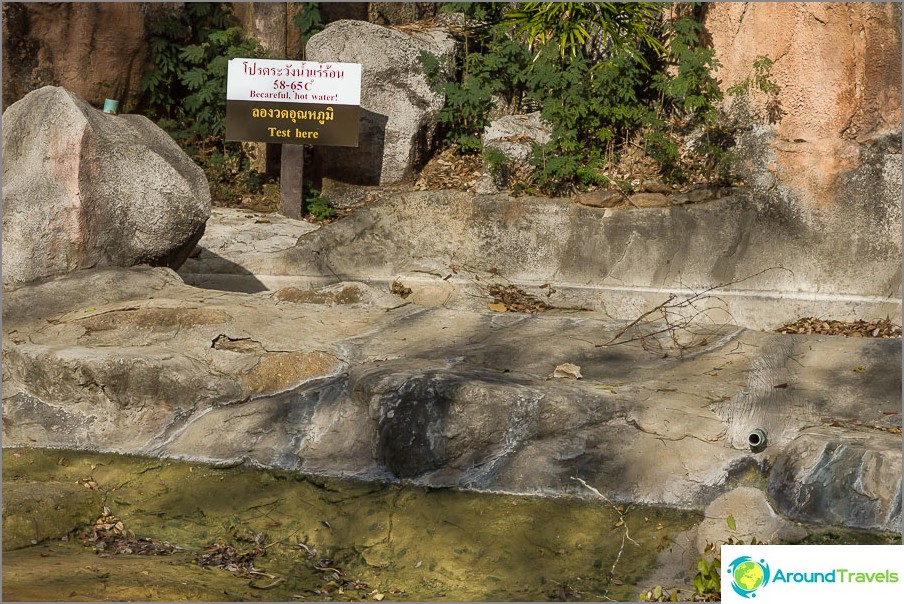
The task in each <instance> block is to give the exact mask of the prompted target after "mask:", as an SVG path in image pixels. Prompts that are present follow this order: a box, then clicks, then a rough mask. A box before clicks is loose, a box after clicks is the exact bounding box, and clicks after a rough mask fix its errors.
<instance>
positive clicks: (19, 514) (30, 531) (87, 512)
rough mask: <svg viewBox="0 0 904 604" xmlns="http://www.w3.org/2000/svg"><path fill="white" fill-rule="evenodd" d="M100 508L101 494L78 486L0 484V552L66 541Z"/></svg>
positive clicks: (100, 509) (42, 483)
mask: <svg viewBox="0 0 904 604" xmlns="http://www.w3.org/2000/svg"><path fill="white" fill-rule="evenodd" d="M9 454H10V453H4V455H9ZM12 454H13V455H14V454H15V453H12ZM102 507H103V496H102V494H101V493H100V492H99V491H97V490H90V489H88V488H85V487H84V486H83V485H81V484H71V483H62V482H41V483H29V482H12V481H9V482H7V481H5V480H4V481H3V551H9V550H13V549H19V548H22V547H28V546H30V545H34V544H35V543H40V542H42V541H46V540H48V539H60V538H63V537H66V536H67V535H68V534H69V533H70V532H71V531H74V530H76V529H78V528H81V527H83V526H85V525H86V524H89V523H91V522H93V521H94V520H96V519H97V518H98V517H100V515H101V511H102Z"/></svg>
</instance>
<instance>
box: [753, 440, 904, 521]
mask: <svg viewBox="0 0 904 604" xmlns="http://www.w3.org/2000/svg"><path fill="white" fill-rule="evenodd" d="M838 436H839V434H838V432H837V431H836V430H823V431H816V430H813V431H809V432H807V433H803V434H801V435H800V436H798V437H797V438H796V439H795V440H794V441H793V442H792V443H791V444H790V445H789V446H788V447H786V448H785V449H784V451H783V452H782V453H781V454H780V455H779V456H778V458H777V459H776V462H775V466H774V467H773V470H772V472H771V474H770V476H769V485H768V492H769V496H770V498H771V499H772V501H773V502H774V504H775V508H776V510H777V511H778V512H779V513H781V514H783V515H785V516H787V517H789V518H793V519H795V520H799V521H803V522H813V520H814V519H816V518H819V519H821V520H822V519H824V520H828V521H829V522H830V523H839V522H845V523H850V524H851V525H852V526H858V527H861V528H866V529H873V528H879V527H891V526H897V527H900V526H901V476H900V475H899V474H900V471H901V447H900V445H901V437H900V436H899V435H893V434H888V433H884V434H883V433H882V432H879V431H876V433H875V434H870V435H869V439H868V440H867V439H866V438H864V440H862V441H860V442H858V441H857V440H853V441H852V440H848V439H840V438H838ZM868 441H872V442H868ZM880 443H881V444H882V445H884V446H882V448H877V446H876V445H879V444H880ZM890 485H895V486H894V487H892V488H889V486H890Z"/></svg>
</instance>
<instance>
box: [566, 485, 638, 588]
mask: <svg viewBox="0 0 904 604" xmlns="http://www.w3.org/2000/svg"><path fill="white" fill-rule="evenodd" d="M571 479H572V480H576V481H578V482H579V483H581V485H582V486H583V487H584V488H585V489H587V490H589V491H590V492H591V493H593V494H594V495H596V496H597V497H599V498H600V499H602V500H603V501H605V502H606V503H608V504H609V507H611V508H612V509H613V510H614V511H615V513H616V514H617V515H618V524H617V525H616V526H622V527H624V529H625V530H624V532H623V533H622V542H621V547H619V548H618V554H617V555H616V556H615V560H614V561H613V562H612V567H611V568H610V569H609V573H608V574H607V577H606V578H607V585H606V591H605V593H603V598H605V599H609V585H610V584H611V583H612V578H613V577H614V576H615V568H616V567H617V566H618V562H619V560H621V557H622V552H624V551H625V543H626V542H628V541H630V542H631V543H633V544H634V545H636V546H637V547H640V544H639V543H637V541H635V540H634V539H632V538H631V534H630V532H629V531H628V522H627V521H626V520H625V513H626V512H627V510H630V509H631V508H630V506H628V508H627V509H625V510H623V509H621V508H619V507H618V506H617V505H615V504H614V503H612V501H610V500H609V498H608V497H606V496H605V495H603V494H602V493H600V492H599V491H598V490H597V489H595V488H594V487H592V486H590V485H589V484H587V483H586V482H584V481H583V480H582V479H580V478H575V477H574V476H572V477H571Z"/></svg>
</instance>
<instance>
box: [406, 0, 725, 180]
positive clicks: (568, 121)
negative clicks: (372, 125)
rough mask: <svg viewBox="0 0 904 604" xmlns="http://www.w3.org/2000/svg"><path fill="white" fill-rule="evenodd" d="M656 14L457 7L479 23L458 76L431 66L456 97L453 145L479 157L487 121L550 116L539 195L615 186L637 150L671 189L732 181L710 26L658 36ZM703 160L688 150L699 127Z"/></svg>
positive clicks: (644, 8)
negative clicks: (706, 176) (701, 181)
mask: <svg viewBox="0 0 904 604" xmlns="http://www.w3.org/2000/svg"><path fill="white" fill-rule="evenodd" d="M664 6H665V5H662V4H657V3H643V2H641V3H612V2H561V3H552V2H521V3H515V4H514V5H510V4H501V3H500V4H496V3H477V2H475V3H449V4H446V5H445V6H444V7H443V10H447V11H452V10H456V9H457V10H460V11H462V12H464V13H465V15H466V17H468V18H469V19H470V21H469V22H468V23H469V25H468V27H467V31H466V33H465V35H464V39H463V52H462V53H461V55H460V56H459V57H457V59H456V60H457V63H456V65H455V68H454V70H453V75H452V77H449V75H448V73H447V72H445V71H444V70H443V69H442V66H441V65H440V62H439V61H438V59H437V58H436V57H434V56H432V55H429V54H426V53H425V54H424V55H422V57H421V60H422V63H423V65H424V70H425V73H426V75H427V78H428V81H429V82H430V84H431V86H432V87H433V89H434V90H435V91H437V92H438V93H440V94H442V95H443V96H444V97H445V100H446V102H445V106H444V108H443V110H442V111H441V113H440V115H439V117H438V120H439V122H440V126H441V128H442V130H443V132H444V133H445V136H446V142H447V143H449V144H454V145H456V146H457V147H458V149H459V150H460V151H461V152H466V153H474V152H479V151H480V146H481V142H480V137H481V134H482V133H483V130H484V128H485V127H486V125H487V123H488V114H489V112H490V110H491V109H493V108H494V107H496V108H498V107H500V106H501V105H502V106H503V109H505V110H506V111H507V112H510V113H516V112H522V111H533V110H537V109H539V110H540V111H541V112H542V116H543V118H544V120H545V121H546V122H548V123H549V124H551V126H552V129H553V132H552V138H551V141H550V142H549V143H547V144H545V145H537V146H536V147H535V149H534V153H533V156H532V158H531V162H532V163H533V164H534V166H536V170H535V172H534V173H533V176H532V179H533V182H532V183H531V184H533V185H535V186H537V187H538V188H539V189H540V190H541V191H543V192H545V193H552V194H565V193H568V192H571V191H573V190H575V189H583V188H586V187H589V186H600V185H605V184H607V183H609V182H610V181H611V180H616V178H615V176H614V175H613V173H614V172H615V171H616V170H615V167H616V166H617V165H618V162H619V159H620V156H621V155H622V154H623V152H624V150H625V149H626V148H627V147H629V146H639V147H642V149H643V151H644V152H645V154H646V155H647V157H649V158H651V159H652V160H654V161H655V162H656V163H657V164H658V165H659V167H660V171H661V173H662V175H663V176H664V177H665V178H666V179H668V180H672V181H681V180H684V179H686V178H687V176H686V174H685V172H686V171H687V170H704V171H707V172H709V173H711V174H714V175H716V176H717V177H718V178H720V179H725V180H728V179H730V172H731V170H730V166H731V161H730V160H731V158H730V156H729V155H728V154H727V153H726V152H725V148H726V147H727V146H728V145H730V144H731V142H732V140H731V136H730V132H729V131H728V130H727V129H726V128H724V127H720V126H719V125H718V124H719V116H720V114H719V112H718V110H717V108H716V103H718V102H719V101H720V100H721V98H722V93H721V91H720V89H719V86H718V82H717V81H716V80H715V78H713V76H712V73H711V72H712V70H713V69H714V68H716V67H717V66H718V65H717V63H716V61H715V59H714V55H713V52H712V50H709V49H706V48H704V47H703V45H702V43H701V41H700V34H701V32H702V25H701V24H700V23H698V22H697V21H695V20H693V19H692V18H690V17H682V18H677V19H672V20H671V21H667V22H666V24H665V25H664V26H660V25H659V21H660V11H661V10H662V9H663V7H664ZM700 125H702V126H703V128H704V131H703V132H702V134H699V133H698V135H697V136H696V137H695V139H696V142H695V144H694V146H693V149H692V153H690V154H688V153H686V152H683V151H682V149H683V147H682V144H683V142H684V140H685V138H686V137H687V135H688V134H689V133H690V130H691V129H692V127H694V126H700Z"/></svg>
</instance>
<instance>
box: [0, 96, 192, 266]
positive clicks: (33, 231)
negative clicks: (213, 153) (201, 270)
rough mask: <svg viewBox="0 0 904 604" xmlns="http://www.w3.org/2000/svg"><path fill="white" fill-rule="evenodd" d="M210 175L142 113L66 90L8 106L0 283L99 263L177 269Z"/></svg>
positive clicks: (185, 253)
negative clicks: (111, 108) (116, 110)
mask: <svg viewBox="0 0 904 604" xmlns="http://www.w3.org/2000/svg"><path fill="white" fill-rule="evenodd" d="M209 216H210V188H209V187H208V184H207V179H206V178H205V176H204V172H203V171H202V170H201V168H199V167H198V166H197V165H196V164H195V163H194V162H192V161H191V159H189V157H188V156H187V155H185V153H184V152H183V151H182V150H181V149H180V148H179V146H178V145H177V144H176V143H175V142H174V141H173V140H172V138H170V137H169V135H167V134H166V133H165V132H164V131H163V130H161V129H160V128H158V127H157V126H155V125H154V124H153V123H152V122H151V121H150V120H148V119H147V118H145V117H142V116H139V115H122V116H113V115H107V114H104V113H102V112H100V111H98V110H97V109H95V108H93V107H92V106H91V105H89V104H88V103H87V102H85V100H83V99H82V98H80V97H79V96H77V95H75V94H74V93H72V92H69V91H67V90H64V89H63V88H57V87H51V86H46V87H44V88H41V89H39V90H36V91H34V92H31V93H29V94H28V95H27V96H26V97H25V98H23V99H22V100H21V101H19V102H17V103H14V104H13V105H11V106H10V107H9V109H7V110H6V111H5V112H4V113H3V248H4V249H3V251H4V254H3V281H4V283H10V282H19V283H21V282H27V281H32V280H35V279H40V278H42V277H48V276H52V275H58V274H61V273H67V272H69V271H73V270H77V269H81V268H88V267H95V266H134V265H138V264H150V265H154V266H169V267H171V268H178V266H179V265H181V264H182V262H184V260H185V258H186V257H187V256H188V254H189V252H191V250H192V248H193V247H194V245H195V244H196V243H197V241H198V240H199V239H200V238H201V235H202V234H203V232H204V225H205V223H206V221H207V218H208V217H209Z"/></svg>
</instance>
